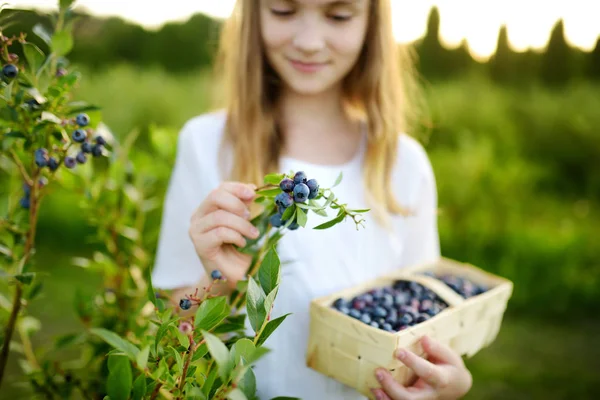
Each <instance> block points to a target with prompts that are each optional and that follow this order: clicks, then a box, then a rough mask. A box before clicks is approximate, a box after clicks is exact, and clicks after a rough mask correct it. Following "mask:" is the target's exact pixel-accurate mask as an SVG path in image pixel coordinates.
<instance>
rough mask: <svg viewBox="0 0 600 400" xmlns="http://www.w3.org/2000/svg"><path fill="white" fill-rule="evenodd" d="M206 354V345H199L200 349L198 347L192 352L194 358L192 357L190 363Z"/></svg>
mask: <svg viewBox="0 0 600 400" xmlns="http://www.w3.org/2000/svg"><path fill="white" fill-rule="evenodd" d="M207 353H208V346H206V343H202V344H201V345H200V347H198V350H196V351H195V352H194V356H193V357H192V362H194V361H198V360H199V359H201V358H202V357H204V356H205V355H206V354H207Z"/></svg>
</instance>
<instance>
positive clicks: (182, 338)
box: [171, 325, 190, 349]
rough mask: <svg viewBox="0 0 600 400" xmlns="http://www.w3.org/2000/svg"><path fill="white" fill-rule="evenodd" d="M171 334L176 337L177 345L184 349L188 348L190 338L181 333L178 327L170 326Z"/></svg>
mask: <svg viewBox="0 0 600 400" xmlns="http://www.w3.org/2000/svg"><path fill="white" fill-rule="evenodd" d="M171 332H173V333H174V334H175V336H177V339H178V340H179V343H180V344H181V345H182V346H183V347H185V348H186V349H187V348H188V347H190V338H189V337H188V336H187V335H186V334H185V333H183V332H181V331H180V330H179V328H178V327H176V326H174V325H171Z"/></svg>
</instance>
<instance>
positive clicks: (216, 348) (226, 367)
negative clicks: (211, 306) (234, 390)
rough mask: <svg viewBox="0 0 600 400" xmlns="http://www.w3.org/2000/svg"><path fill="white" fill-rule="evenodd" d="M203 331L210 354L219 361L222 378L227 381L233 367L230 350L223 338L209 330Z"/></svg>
mask: <svg viewBox="0 0 600 400" xmlns="http://www.w3.org/2000/svg"><path fill="white" fill-rule="evenodd" d="M201 332H202V336H204V339H205V340H206V345H207V347H208V351H209V352H210V355H211V356H212V358H213V359H214V360H215V362H216V363H217V366H218V368H219V376H220V377H221V380H223V381H227V378H229V374H230V373H231V370H232V369H233V365H232V362H231V358H230V356H229V350H227V347H226V346H225V344H224V343H223V342H221V340H220V339H219V338H218V337H216V336H215V335H213V334H211V333H209V332H207V331H201Z"/></svg>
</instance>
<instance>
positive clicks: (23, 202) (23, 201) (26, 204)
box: [19, 197, 30, 209]
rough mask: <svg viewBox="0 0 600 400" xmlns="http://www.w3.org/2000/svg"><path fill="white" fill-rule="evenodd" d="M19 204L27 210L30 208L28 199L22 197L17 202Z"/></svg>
mask: <svg viewBox="0 0 600 400" xmlns="http://www.w3.org/2000/svg"><path fill="white" fill-rule="evenodd" d="M19 204H20V205H21V207H23V208H25V209H28V208H29V206H30V203H29V197H22V198H21V200H19Z"/></svg>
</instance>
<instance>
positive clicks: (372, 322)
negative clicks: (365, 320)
mask: <svg viewBox="0 0 600 400" xmlns="http://www.w3.org/2000/svg"><path fill="white" fill-rule="evenodd" d="M369 325H371V326H372V327H373V328H376V329H379V324H378V323H377V322H375V321H371V323H370V324H369Z"/></svg>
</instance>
